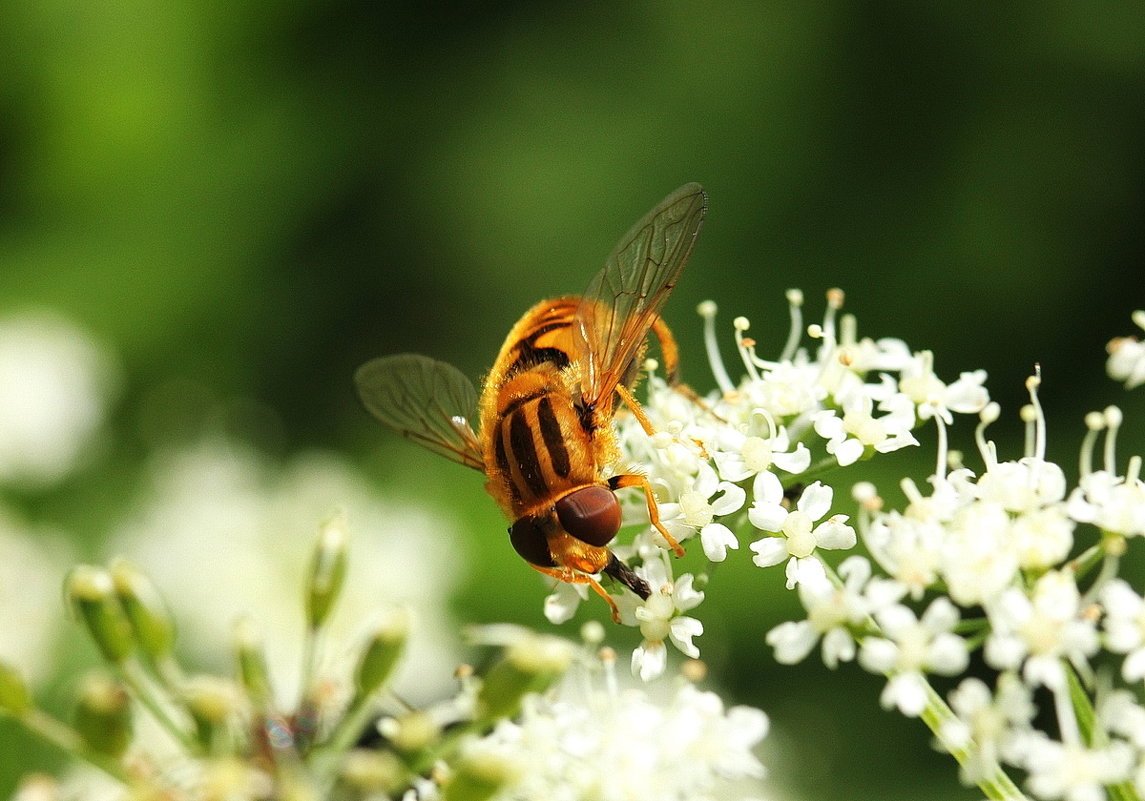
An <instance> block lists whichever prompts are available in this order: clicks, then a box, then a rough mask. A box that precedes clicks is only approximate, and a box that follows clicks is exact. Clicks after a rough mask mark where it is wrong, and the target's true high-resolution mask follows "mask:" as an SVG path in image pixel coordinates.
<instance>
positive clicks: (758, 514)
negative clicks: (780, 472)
mask: <svg viewBox="0 0 1145 801" xmlns="http://www.w3.org/2000/svg"><path fill="white" fill-rule="evenodd" d="M760 475H761V476H762V475H765V474H764V473H760ZM766 475H771V474H770V473H767V474H766ZM747 519H748V520H750V521H751V524H752V525H753V526H755V527H756V528H758V529H760V530H762V531H779V530H780V529H782V528H783V523H784V521H786V520H787V510H786V509H784V508H783V507H782V506H780V505H779V504H778V503H766V502H763V503H761V502H760V501H759V500H756V502H755V503H754V504H752V505H751V507H749V508H748V510H747Z"/></svg>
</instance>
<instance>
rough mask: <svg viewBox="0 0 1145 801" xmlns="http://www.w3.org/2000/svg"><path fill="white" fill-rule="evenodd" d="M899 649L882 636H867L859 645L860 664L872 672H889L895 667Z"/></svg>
mask: <svg viewBox="0 0 1145 801" xmlns="http://www.w3.org/2000/svg"><path fill="white" fill-rule="evenodd" d="M898 653H899V649H898V646H897V645H895V644H894V643H893V642H891V641H890V640H887V639H884V638H882V637H867V639H865V640H863V644H862V645H861V646H860V647H859V664H860V665H861V666H862V667H863V670H866V671H869V672H871V673H888V672H890V671H891V670H893V669H894V666H895V662H896V660H897V659H898Z"/></svg>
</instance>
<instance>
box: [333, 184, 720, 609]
mask: <svg viewBox="0 0 1145 801" xmlns="http://www.w3.org/2000/svg"><path fill="white" fill-rule="evenodd" d="M706 208H707V196H706V195H705V194H704V191H703V189H702V188H701V187H700V186H699V185H698V184H687V185H686V186H682V187H680V188H679V189H677V190H676V191H675V192H673V193H672V194H670V195H668V196H667V197H666V198H664V200H662V201H661V202H660V203H659V204H658V205H657V206H656V207H655V208H653V209H652V210H651V211H650V212H648V214H647V215H645V216H644V218H643V219H641V220H640V221H639V222H638V223H636V224H635V225H634V226H633V227H632V229H631V230H630V231H629V232H628V233H627V234H625V235H624V236H623V237H622V238H621V240H620V242H619V243H618V244H617V245H616V248H615V249H614V250H613V251H612V254H611V255H610V256H609V257H608V260H607V261H606V262H605V265H604V268H603V269H602V270H601V271H600V272H599V273H598V274H597V275H596V277H595V278H594V279H593V280H592V283H590V284H589V286H588V289H587V290H586V291H585V293H584V295H583V296H580V297H577V296H567V297H560V298H556V299H553V300H545V301H541V302H540V303H538V304H537V305H535V306H533V308H531V309H529V310H528V311H527V312H525V315H524V316H523V317H522V318H521V319H520V320H519V321H518V322H517V324H516V325H515V326H513V329H512V330H511V331H510V332H509V335H508V337H507V338H506V339H505V343H504V344H503V345H502V346H501V351H500V353H499V354H498V355H497V360H496V361H495V362H494V364H493V368H492V369H491V370H490V371H489V374H488V375H487V376H486V378H485V381H484V385H483V389H482V392H481V397H480V402H479V403H478V398H477V392H476V390H475V389H474V387H473V385H472V383H471V382H470V381H469V380H468V379H467V378H466V377H465V376H464V375H463V374H462V373H461V372H460V371H459V370H457V369H456V368H454V367H452V366H450V365H448V364H445V363H443V362H439V361H435V360H434V359H430V358H428V357H426V356H419V355H414V354H400V355H395V356H384V357H382V358H379V359H374V360H372V361H369V362H367V363H366V364H364V365H362V367H360V368H359V369H358V371H357V373H356V374H355V376H354V379H355V383H356V385H357V389H358V394H359V395H360V396H361V399H362V403H363V404H364V405H365V407H366V409H367V410H368V411H369V412H370V413H371V414H373V415H374V416H375V417H377V418H378V419H379V420H381V421H382V422H383V423H385V424H386V425H388V426H390V427H391V428H394V429H395V430H397V431H398V432H399V433H400V434H402V435H403V436H405V437H407V438H408V439H411V440H413V441H414V442H417V443H419V444H421V445H422V446H424V447H425V448H428V449H429V450H431V451H434V452H435V453H439V454H441V455H443V456H445V457H446V458H448V459H451V460H453V461H455V462H458V463H460V464H463V465H465V466H467V467H472V468H474V469H475V470H480V471H481V472H483V473H484V474H485V476H486V477H487V481H486V484H485V488H486V490H487V491H488V493H489V494H490V495H492V496H493V498H494V500H496V501H497V503H498V505H499V506H500V507H501V509H502V510H503V511H504V513H505V515H506V517H507V518H508V519H509V520H512V521H513V524H512V525H511V526H510V527H509V540H510V542H511V543H512V545H513V548H514V549H515V550H516V551H517V553H518V554H519V555H520V556H521V557H523V558H524V559H525V561H526V562H528V563H529V564H530V565H532V566H533V567H534V568H536V569H537V570H539V571H540V572H542V573H545V574H546V575H549V576H552V577H554V578H557V579H560V580H561V581H567V582H572V583H577V584H588V585H589V586H590V587H591V588H592V589H593V590H594V591H595V592H596V593H597V594H598V595H600V596H601V597H602V598H604V600H605V601H607V602H608V604H609V606H610V607H611V610H612V617H613V619H614V620H617V621H618V620H619V614H620V613H619V610H618V609H617V606H616V602H615V601H614V600H613V599H612V597H611V596H610V595H609V594H608V593H607V592H606V591H605V590H604V588H603V587H601V585H600V584H599V583H598V582H597V581H596V579H595V578H594V576H596V575H597V574H601V573H603V574H605V575H607V576H611V577H612V578H614V579H616V580H617V581H619V582H620V583H621V584H623V585H624V586H626V587H628V588H629V589H631V590H632V591H633V592H634V593H636V594H637V595H638V596H640V597H641V598H642V599H647V598H648V596H649V595H650V594H651V591H650V589H649V587H648V584H647V583H646V582H645V581H644V580H643V579H641V578H640V577H639V576H637V575H636V573H635V572H634V571H633V570H632V569H631V568H630V567H628V565H626V564H624V563H623V562H622V561H620V560H619V559H618V558H617V557H616V555H615V554H613V553H612V551H610V550H609V549H608V544H609V542H611V541H612V539H613V537H615V536H616V533H617V531H618V530H619V529H620V504H619V502H618V501H617V499H616V496H615V494H614V492H615V491H616V490H620V489H623V488H626V487H639V488H640V489H641V490H642V491H643V492H644V497H645V499H646V501H647V504H648V516H649V519H650V521H651V523H652V525H653V526H655V527H656V529H657V531H659V532H660V535H661V536H662V537H663V538H664V540H665V541H666V542H667V544H668V546H669V547H670V548H671V549H672V550H673V551H674V552H675V553H676V555H677V556H682V555H683V553H684V549H683V548H682V547H681V546H680V544H679V543H678V542H676V540H675V539H674V538H673V537H672V536H671V535H670V534H669V533H668V531H667V530H666V529H665V528H664V526H663V525H662V524H661V522H660V516H659V512H658V510H657V506H656V499H655V497H654V496H653V494H652V488H651V486H650V485H649V483H648V478H647V477H646V476H643V475H641V474H639V473H633V472H619V473H616V474H613V473H612V472H611V471H612V470H613V469H615V468H616V466H617V465H618V463H619V461H620V451H619V448H618V446H617V443H616V434H615V433H614V432H613V429H612V418H613V416H614V415H615V413H616V402H617V400H618V399H619V400H620V401H621V402H623V403H624V405H625V406H627V407H628V408H629V409H630V410H631V412H632V413H633V415H635V417H636V418H637V420H638V421H639V422H640V424H641V426H642V427H643V428H644V430H645V431H646V432H647V433H648V434H649V436H651V435H652V434H653V433H654V432H653V429H652V426H651V424H650V423H649V421H648V418H647V417H646V416H645V414H644V412H643V410H642V409H641V408H640V404H639V403H638V402H637V401H636V399H635V398H634V397H633V395H632V389H633V386H634V385H635V383H636V379H637V373H638V369H639V366H640V364H641V360H642V357H643V353H644V349H645V348H646V346H647V339H648V333H649V331H651V332H652V333H654V334H655V335H656V338H657V339H658V340H659V343H660V350H661V355H662V357H663V362H664V367H665V373H666V375H667V377H668V380H669V382H670V383H675V382H676V375H677V366H678V355H677V348H676V342H675V340H674V339H673V337H672V334H671V332H670V331H669V330H668V327H667V326H666V325H665V324H664V322H663V320H661V318H660V310H661V309H662V308H663V307H664V303H665V302H666V301H667V300H668V296H669V295H670V294H671V293H672V290H673V289H674V288H675V286H676V282H677V280H678V279H679V277H680V273H681V272H682V271H683V269H684V265H685V264H686V263H687V261H688V257H689V256H690V255H691V253H692V248H693V246H694V244H695V241H696V236H697V235H698V234H699V231H700V226H701V224H702V223H703V219H704V212H705V210H706ZM475 409H476V410H479V414H480V425H479V428H478V431H477V432H476V433H475V432H474V431H473V429H472V428H471V427H470V423H469V421H470V420H471V419H473V413H474V410H475Z"/></svg>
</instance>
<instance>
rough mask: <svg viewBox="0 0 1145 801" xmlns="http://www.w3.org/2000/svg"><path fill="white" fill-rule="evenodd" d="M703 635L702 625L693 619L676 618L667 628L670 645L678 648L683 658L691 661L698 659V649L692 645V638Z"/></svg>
mask: <svg viewBox="0 0 1145 801" xmlns="http://www.w3.org/2000/svg"><path fill="white" fill-rule="evenodd" d="M703 633H704V624H703V623H701V622H700V621H698V620H696V619H695V618H694V617H678V618H676V619H675V620H673V621H672V623H671V625H670V626H669V628H668V636H669V637H671V638H672V644H673V645H675V646H676V647H677V648H679V649H680V652H681V653H682V654H684V656H688V657H691V658H692V659H699V657H700V649H699V648H697V647H696V646H695V645H693V644H692V638H693V637H699V636H700V635H701V634H703Z"/></svg>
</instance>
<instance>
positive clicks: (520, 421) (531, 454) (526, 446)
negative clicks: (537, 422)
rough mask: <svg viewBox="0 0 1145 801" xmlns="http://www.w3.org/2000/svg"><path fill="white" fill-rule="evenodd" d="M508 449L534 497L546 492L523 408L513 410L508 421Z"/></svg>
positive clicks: (530, 430)
mask: <svg viewBox="0 0 1145 801" xmlns="http://www.w3.org/2000/svg"><path fill="white" fill-rule="evenodd" d="M509 449H510V450H511V451H512V452H513V460H514V461H515V462H516V463H517V466H518V467H519V468H520V470H521V478H522V479H524V481H525V486H526V487H528V488H529V492H530V493H531V494H532V495H533V497H534V498H539V497H541V496H543V495H545V494H546V493H548V490H549V486H548V484H547V483H545V476H544V474H543V473H542V472H541V462H540V459H539V458H538V457H537V448H536V445H535V444H534V443H533V432H532V429H530V428H529V422H528V421H527V420H526V419H525V412H524V410H523V409H518V410H517V411H515V412H513V417H512V419H511V420H510V421H509Z"/></svg>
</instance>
